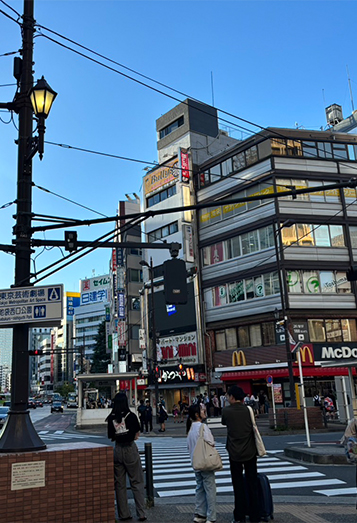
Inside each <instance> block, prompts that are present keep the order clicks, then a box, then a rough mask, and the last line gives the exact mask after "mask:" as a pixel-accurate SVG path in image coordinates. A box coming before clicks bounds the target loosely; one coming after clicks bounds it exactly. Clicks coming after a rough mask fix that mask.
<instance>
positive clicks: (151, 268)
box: [139, 258, 159, 423]
mask: <svg viewBox="0 0 357 523" xmlns="http://www.w3.org/2000/svg"><path fill="white" fill-rule="evenodd" d="M139 263H140V265H141V266H142V267H147V268H148V269H149V274H150V287H151V307H150V309H151V311H150V312H151V333H152V336H151V340H152V349H151V356H152V358H151V360H152V365H153V368H154V369H156V367H157V350H156V343H157V341H156V322H155V302H154V266H153V261H152V258H150V265H149V264H148V262H147V261H145V260H141V261H140V262H139ZM154 379H155V403H156V423H159V383H158V380H157V378H156V377H155V378H154Z"/></svg>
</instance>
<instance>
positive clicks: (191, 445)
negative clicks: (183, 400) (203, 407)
mask: <svg viewBox="0 0 357 523" xmlns="http://www.w3.org/2000/svg"><path fill="white" fill-rule="evenodd" d="M201 425H203V437H204V439H205V440H206V441H208V443H211V445H214V437H213V435H212V432H211V431H210V429H209V428H208V426H207V425H206V424H205V423H201V422H200V421H194V422H193V423H192V425H191V428H190V432H189V433H188V435H187V448H188V451H189V453H190V456H191V463H192V459H193V453H194V450H195V447H196V443H197V440H198V436H199V433H200V428H201Z"/></svg>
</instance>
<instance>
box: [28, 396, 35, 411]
mask: <svg viewBox="0 0 357 523" xmlns="http://www.w3.org/2000/svg"><path fill="white" fill-rule="evenodd" d="M27 407H28V408H29V409H35V408H36V402H35V400H34V399H33V398H29V401H28V404H27Z"/></svg>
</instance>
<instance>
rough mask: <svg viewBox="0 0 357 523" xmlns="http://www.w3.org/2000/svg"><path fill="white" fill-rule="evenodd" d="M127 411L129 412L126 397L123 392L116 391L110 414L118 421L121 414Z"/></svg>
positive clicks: (120, 418)
mask: <svg viewBox="0 0 357 523" xmlns="http://www.w3.org/2000/svg"><path fill="white" fill-rule="evenodd" d="M128 412H130V409H129V403H128V398H127V397H126V394H125V392H118V394H116V395H115V397H114V405H113V410H112V414H114V417H115V419H116V420H117V421H119V422H120V421H121V420H122V418H123V416H125V415H126V414H127V413H128Z"/></svg>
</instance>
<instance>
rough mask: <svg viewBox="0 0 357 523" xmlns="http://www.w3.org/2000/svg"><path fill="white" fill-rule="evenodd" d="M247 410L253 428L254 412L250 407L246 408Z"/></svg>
mask: <svg viewBox="0 0 357 523" xmlns="http://www.w3.org/2000/svg"><path fill="white" fill-rule="evenodd" d="M247 409H248V410H249V414H250V419H251V420H252V424H253V427H254V426H255V425H256V423H255V418H254V412H253V409H252V407H249V406H247Z"/></svg>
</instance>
